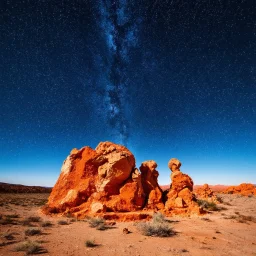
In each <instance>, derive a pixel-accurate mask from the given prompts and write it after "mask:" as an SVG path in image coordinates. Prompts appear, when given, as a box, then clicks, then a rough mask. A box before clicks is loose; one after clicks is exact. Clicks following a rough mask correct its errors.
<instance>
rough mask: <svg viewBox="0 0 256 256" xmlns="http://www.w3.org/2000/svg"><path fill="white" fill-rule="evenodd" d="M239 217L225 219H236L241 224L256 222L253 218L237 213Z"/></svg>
mask: <svg viewBox="0 0 256 256" xmlns="http://www.w3.org/2000/svg"><path fill="white" fill-rule="evenodd" d="M235 213H236V214H237V215H230V216H227V217H225V219H234V220H237V221H238V222H240V223H247V221H251V222H256V218H254V217H253V216H246V215H242V214H239V213H238V212H235Z"/></svg>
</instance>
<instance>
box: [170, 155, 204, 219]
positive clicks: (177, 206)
mask: <svg viewBox="0 0 256 256" xmlns="http://www.w3.org/2000/svg"><path fill="white" fill-rule="evenodd" d="M180 166H181V162H180V161H179V160H178V159H176V158H172V159H171V160H170V161H169V163H168V167H169V168H170V169H171V171H172V173H171V180H172V184H171V188H170V190H169V192H168V194H167V201H166V203H165V211H166V212H173V213H175V212H177V213H179V214H182V213H197V214H200V207H199V206H198V204H197V203H196V199H195V197H194V195H193V181H192V179H191V178H190V177H189V176H188V175H187V174H184V173H182V172H181V171H180V169H179V168H180Z"/></svg>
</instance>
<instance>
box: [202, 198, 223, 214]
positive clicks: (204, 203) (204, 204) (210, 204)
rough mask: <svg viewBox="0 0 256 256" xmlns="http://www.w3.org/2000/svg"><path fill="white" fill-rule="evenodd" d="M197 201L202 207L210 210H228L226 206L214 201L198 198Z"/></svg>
mask: <svg viewBox="0 0 256 256" xmlns="http://www.w3.org/2000/svg"><path fill="white" fill-rule="evenodd" d="M197 203H198V204H199V206H201V207H202V208H204V209H206V210H208V211H221V210H227V209H226V208H225V207H218V206H217V205H216V203H214V202H209V201H207V200H202V199H199V200H197Z"/></svg>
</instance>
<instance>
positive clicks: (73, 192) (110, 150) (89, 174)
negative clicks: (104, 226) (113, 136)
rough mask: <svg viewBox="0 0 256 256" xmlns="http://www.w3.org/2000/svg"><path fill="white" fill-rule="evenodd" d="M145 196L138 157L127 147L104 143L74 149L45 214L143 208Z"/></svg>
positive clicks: (63, 167)
mask: <svg viewBox="0 0 256 256" xmlns="http://www.w3.org/2000/svg"><path fill="white" fill-rule="evenodd" d="M144 204H145V194H144V191H143V187H142V184H141V176H140V173H139V172H138V170H137V169H135V158H134V156H133V154H132V153H131V152H130V151H129V150H128V149H127V148H126V147H124V146H121V145H118V144H114V143H111V142H101V143H100V144H99V145H98V146H97V147H96V149H95V150H94V149H92V148H90V147H83V148H82V149H80V150H78V149H73V150H72V151H71V153H70V155H69V156H68V157H67V159H66V160H65V161H64V163H63V166H62V168H61V173H60V176H59V179H58V181H57V182H56V184H55V186H54V188H53V190H52V193H51V194H50V197H49V199H48V203H47V206H46V207H45V212H46V211H47V212H54V213H63V212H72V213H76V214H77V215H81V214H82V213H83V214H85V213H100V212H106V211H131V210H138V209H141V208H143V206H144Z"/></svg>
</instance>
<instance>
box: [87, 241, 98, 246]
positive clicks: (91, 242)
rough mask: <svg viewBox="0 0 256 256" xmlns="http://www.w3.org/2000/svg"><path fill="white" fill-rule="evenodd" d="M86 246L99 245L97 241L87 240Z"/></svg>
mask: <svg viewBox="0 0 256 256" xmlns="http://www.w3.org/2000/svg"><path fill="white" fill-rule="evenodd" d="M85 246H86V247H95V246H97V244H96V243H95V241H94V240H86V241H85Z"/></svg>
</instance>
